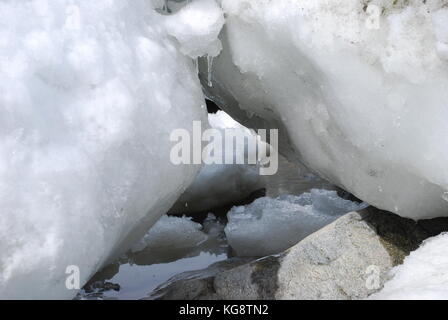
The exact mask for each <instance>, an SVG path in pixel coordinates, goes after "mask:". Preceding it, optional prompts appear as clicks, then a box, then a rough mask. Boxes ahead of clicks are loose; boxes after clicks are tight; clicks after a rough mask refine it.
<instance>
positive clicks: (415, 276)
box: [369, 233, 448, 300]
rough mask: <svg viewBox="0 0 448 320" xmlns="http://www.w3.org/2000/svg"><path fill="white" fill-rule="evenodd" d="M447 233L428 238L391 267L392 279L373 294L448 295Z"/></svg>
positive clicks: (378, 296)
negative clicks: (395, 265) (398, 264)
mask: <svg viewBox="0 0 448 320" xmlns="http://www.w3.org/2000/svg"><path fill="white" fill-rule="evenodd" d="M447 248H448V234H447V233H443V234H441V235H439V236H436V237H433V238H430V239H428V240H426V241H425V242H424V243H423V244H422V246H421V247H420V248H418V249H417V250H415V251H413V252H411V254H410V255H409V256H408V257H406V259H405V260H404V263H403V264H402V265H400V266H397V267H395V268H394V269H392V271H391V276H392V279H391V280H389V281H388V282H386V284H385V285H384V288H383V289H382V290H381V291H380V292H378V293H376V294H373V295H371V296H370V297H369V298H370V299H378V300H438V299H448V254H447Z"/></svg>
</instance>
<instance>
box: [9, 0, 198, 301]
mask: <svg viewBox="0 0 448 320" xmlns="http://www.w3.org/2000/svg"><path fill="white" fill-rule="evenodd" d="M0 16H1V17H2V19H1V20H0V108H1V116H0V208H1V214H0V298H22V299H25V298H58V299H63V298H70V297H72V296H74V295H75V294H76V290H75V291H73V290H72V291H69V290H67V289H66V287H65V281H66V277H67V276H68V275H66V274H65V272H66V267H67V266H68V265H76V266H78V267H79V268H80V272H81V274H80V275H81V285H82V284H83V283H84V282H85V281H86V280H87V279H88V278H89V277H90V276H91V275H92V274H93V273H94V272H95V271H97V270H98V269H99V268H100V267H101V266H102V265H104V263H105V262H107V261H110V260H111V259H113V258H114V257H116V256H117V255H118V254H120V253H121V252H124V251H125V250H127V249H128V248H129V246H130V245H132V243H134V242H135V241H136V240H138V239H139V238H140V237H141V236H142V235H143V234H144V233H145V232H146V231H147V230H148V228H149V227H150V226H151V225H152V224H153V223H154V222H155V221H156V220H157V219H158V218H159V217H160V215H161V214H163V213H164V212H166V210H168V209H169V207H170V206H171V205H172V204H173V202H174V201H175V200H176V199H177V197H178V196H179V195H180V194H181V193H182V192H183V191H184V190H185V189H186V187H187V186H188V185H189V183H190V182H191V181H192V180H193V179H194V177H195V174H196V173H197V170H198V168H196V167H195V166H173V165H171V164H170V160H169V154H170V148H171V143H170V141H169V135H170V133H171V131H172V130H173V129H177V128H185V129H190V130H191V125H192V122H193V120H201V119H202V120H205V102H204V99H203V94H202V92H201V88H200V85H199V82H198V79H197V77H196V70H195V66H194V64H193V62H192V60H191V59H189V58H186V57H185V56H184V55H182V54H181V53H180V52H179V50H178V43H177V42H176V41H174V40H173V38H172V37H171V36H169V35H168V34H167V33H166V31H165V30H164V28H163V26H164V25H165V19H166V17H164V16H162V15H160V14H158V13H156V12H155V11H153V8H152V6H151V2H150V1H145V0H133V1H125V0H115V1H109V0H104V1H103V0H102V1H90V0H80V1H69V0H48V1H47V0H33V1H5V0H2V1H0ZM201 106H202V108H201Z"/></svg>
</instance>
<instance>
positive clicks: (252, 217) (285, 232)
mask: <svg viewBox="0 0 448 320" xmlns="http://www.w3.org/2000/svg"><path fill="white" fill-rule="evenodd" d="M365 206H366V205H365V204H359V203H356V202H352V201H349V200H344V199H342V198H340V197H339V196H338V195H337V193H336V191H328V190H319V189H313V190H311V192H310V193H304V194H302V195H300V196H294V195H282V196H279V197H277V198H268V197H264V198H260V199H257V200H255V201H254V202H253V203H251V204H249V205H247V206H240V207H234V208H233V209H232V210H230V211H229V213H228V214H227V217H228V220H229V222H228V224H227V226H226V228H225V233H226V236H227V240H228V242H229V245H230V246H231V247H232V248H233V249H234V250H235V251H236V253H237V255H238V256H249V257H250V256H266V255H269V254H275V253H279V252H281V251H283V250H286V249H288V248H290V247H291V246H293V245H295V244H296V243H298V242H299V241H300V240H302V239H303V238H305V237H306V236H308V235H309V234H311V233H313V232H315V231H317V230H318V229H320V228H322V227H323V226H325V225H327V224H329V223H331V222H333V221H334V220H335V219H337V218H338V217H339V216H341V215H342V214H344V213H347V212H351V211H357V210H360V209H362V208H364V207H365Z"/></svg>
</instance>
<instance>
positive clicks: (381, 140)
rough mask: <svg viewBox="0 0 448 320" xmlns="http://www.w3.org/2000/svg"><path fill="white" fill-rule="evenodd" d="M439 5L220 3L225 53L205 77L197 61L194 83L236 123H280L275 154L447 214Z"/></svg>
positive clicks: (416, 213) (354, 186)
mask: <svg viewBox="0 0 448 320" xmlns="http://www.w3.org/2000/svg"><path fill="white" fill-rule="evenodd" d="M444 4H446V1H442V0H431V1H421V0H411V1H389V0H387V1H381V0H378V1H377V0H373V1H368V3H366V1H361V0H334V1H325V0H302V1H297V0H276V1H268V0H260V1H256V2H255V1H251V0H222V6H223V9H224V11H225V14H226V27H225V31H224V32H223V34H222V37H221V40H222V42H223V47H224V50H223V52H222V53H221V55H220V56H219V57H218V58H216V59H215V60H214V62H213V69H212V71H213V72H212V77H211V80H212V86H209V85H208V83H207V82H208V81H207V79H206V78H207V77H206V76H205V75H206V74H207V65H206V63H201V70H202V71H203V74H204V76H203V77H202V78H203V80H204V81H203V83H204V86H205V87H206V88H207V91H208V94H209V96H210V97H213V98H214V100H216V101H217V102H218V104H221V106H222V107H224V108H225V109H226V111H227V112H229V114H230V115H232V116H233V117H235V118H236V119H238V120H239V121H242V122H243V123H244V124H245V125H246V126H248V127H252V128H253V127H274V128H275V127H277V128H280V130H281V137H280V143H281V149H282V152H283V153H285V154H287V155H288V156H289V157H290V159H293V158H294V157H295V158H297V159H298V160H299V161H300V162H302V163H303V164H305V165H306V166H307V167H309V168H310V169H313V170H314V171H316V172H317V173H319V174H320V175H321V176H322V177H324V178H326V179H327V180H329V181H331V182H333V183H335V184H337V185H339V186H340V187H342V188H344V189H346V190H347V191H350V192H351V193H353V194H355V195H356V196H357V197H358V198H361V199H363V200H364V201H367V202H369V203H370V204H372V205H375V206H377V207H379V208H381V209H387V210H390V211H393V212H396V213H398V214H400V215H402V216H405V217H410V218H414V219H420V218H430V217H435V216H446V215H448V202H447V200H446V199H448V197H447V196H444V195H446V194H448V193H447V190H448V166H447V165H446V163H447V162H448V139H446V137H447V136H448V54H447V53H448V9H447V8H446V7H444V6H443V5H444ZM374 5H376V6H377V8H378V10H377V11H378V12H379V16H378V19H377V21H378V28H376V23H375V19H373V20H372V16H373V17H374V14H372V12H375V9H374V8H375V7H374ZM369 7H370V8H369ZM371 21H373V22H374V23H372V22H371ZM293 150H294V151H295V153H294V152H292V151H293ZM293 154H294V155H293Z"/></svg>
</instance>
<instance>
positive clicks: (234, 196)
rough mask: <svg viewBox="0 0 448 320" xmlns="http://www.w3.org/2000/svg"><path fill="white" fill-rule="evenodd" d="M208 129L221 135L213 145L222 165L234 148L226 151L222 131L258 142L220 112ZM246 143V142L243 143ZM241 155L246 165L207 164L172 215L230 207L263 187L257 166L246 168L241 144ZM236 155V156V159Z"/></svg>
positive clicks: (245, 148) (177, 204) (212, 117)
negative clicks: (218, 131)
mask: <svg viewBox="0 0 448 320" xmlns="http://www.w3.org/2000/svg"><path fill="white" fill-rule="evenodd" d="M208 118H209V123H210V126H211V127H212V128H214V129H216V130H220V132H221V133H222V137H223V141H221V142H218V141H213V143H215V146H216V149H215V150H216V151H217V157H219V158H221V159H222V161H221V162H224V159H225V154H226V152H232V153H233V152H234V151H235V150H236V147H237V143H235V145H234V148H233V149H231V150H230V149H229V150H226V146H225V144H224V143H223V142H224V135H225V133H224V132H225V131H224V130H228V131H236V132H237V133H240V134H241V135H242V136H244V137H247V139H252V140H253V141H257V135H256V134H255V133H254V132H253V131H251V130H249V129H247V128H245V127H243V126H242V125H240V124H239V123H238V122H236V121H235V120H233V119H232V118H231V117H230V116H229V115H228V114H226V113H225V112H223V111H218V112H217V113H216V114H209V116H208ZM245 142H247V140H245ZM238 150H239V151H240V152H245V150H246V153H245V154H244V155H243V157H244V158H245V163H246V164H224V163H223V164H206V165H204V166H203V167H202V169H201V171H200V172H199V175H198V176H197V178H196V180H195V181H194V182H193V183H192V184H191V185H190V187H189V188H188V189H187V191H186V192H185V193H184V194H183V195H182V196H181V197H180V199H179V200H178V201H177V203H176V205H175V206H174V207H173V208H172V210H171V212H172V213H176V214H178V213H194V212H200V211H206V210H210V209H213V208H217V207H220V206H224V205H229V204H230V205H232V204H234V203H235V202H237V201H240V200H243V199H245V198H246V197H248V196H249V195H250V194H251V193H252V192H254V191H256V190H259V189H261V188H263V187H264V185H265V182H264V180H263V179H262V177H261V176H260V175H259V168H258V167H257V166H256V165H249V164H247V163H248V160H247V158H248V157H249V154H248V153H247V150H248V148H247V146H246V144H244V145H243V144H241V148H239V149H238ZM238 156H239V154H236V153H235V157H238Z"/></svg>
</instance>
